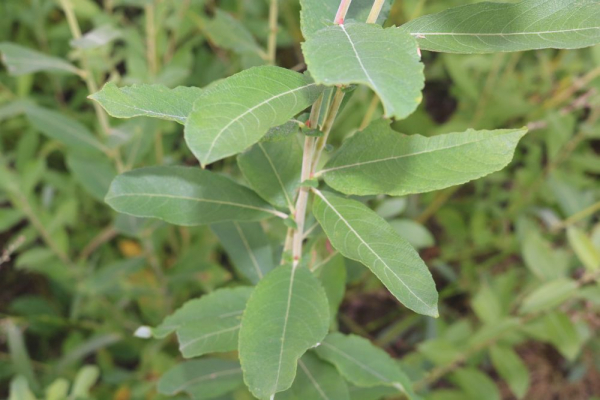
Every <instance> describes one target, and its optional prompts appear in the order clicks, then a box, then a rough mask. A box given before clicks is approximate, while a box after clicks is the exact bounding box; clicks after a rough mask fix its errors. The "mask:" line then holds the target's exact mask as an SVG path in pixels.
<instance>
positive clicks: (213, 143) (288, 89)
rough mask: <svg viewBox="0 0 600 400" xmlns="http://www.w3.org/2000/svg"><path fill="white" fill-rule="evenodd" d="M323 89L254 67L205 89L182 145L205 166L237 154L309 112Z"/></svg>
mask: <svg viewBox="0 0 600 400" xmlns="http://www.w3.org/2000/svg"><path fill="white" fill-rule="evenodd" d="M321 91H322V88H320V87H319V86H317V85H316V84H315V83H314V82H312V80H311V79H310V78H309V77H308V76H305V75H302V74H299V73H298V72H294V71H290V70H286V69H283V68H278V67H271V66H269V67H255V68H250V69H247V70H245V71H242V72H240V73H238V74H236V75H233V76H231V77H229V78H227V79H224V80H223V81H220V82H218V83H216V84H215V85H213V86H211V87H210V88H209V89H206V90H205V91H204V92H203V93H202V94H201V95H200V97H199V98H198V100H196V102H195V103H194V110H193V111H192V113H191V114H190V115H189V117H188V120H187V122H186V124H185V140H186V142H187V144H188V146H189V148H190V149H191V150H192V152H193V153H194V155H195V156H196V158H198V160H200V163H201V164H202V165H203V166H206V165H207V164H210V163H212V162H214V161H217V160H220V159H222V158H225V157H227V156H231V155H233V154H237V153H239V152H241V151H243V150H246V149H247V148H248V147H250V146H251V145H253V144H254V143H256V142H258V141H259V140H260V139H261V138H262V137H263V136H264V135H265V134H266V133H267V132H268V131H269V129H270V128H273V127H275V126H279V125H282V124H284V123H285V122H287V121H288V120H289V119H290V118H292V117H293V116H294V115H296V114H298V113H299V112H300V111H302V110H304V109H305V108H307V107H308V106H310V105H311V104H312V103H313V102H314V101H315V100H316V99H317V97H318V96H319V94H320V93H321Z"/></svg>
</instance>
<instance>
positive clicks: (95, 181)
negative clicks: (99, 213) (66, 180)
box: [67, 152, 117, 201]
mask: <svg viewBox="0 0 600 400" xmlns="http://www.w3.org/2000/svg"><path fill="white" fill-rule="evenodd" d="M67 166H68V167H69V170H70V171H71V174H73V177H74V178H75V179H76V180H77V182H79V184H80V185H81V186H83V188H84V189H85V190H86V191H87V192H88V193H89V194H91V195H92V196H93V197H94V198H95V199H96V200H99V201H104V197H105V196H106V193H108V188H109V187H110V183H111V182H112V180H113V179H114V178H115V176H116V175H117V171H116V170H115V167H114V165H113V163H112V162H111V161H110V160H108V159H106V158H101V157H82V156H80V155H78V154H77V153H75V152H73V153H69V154H68V155H67Z"/></svg>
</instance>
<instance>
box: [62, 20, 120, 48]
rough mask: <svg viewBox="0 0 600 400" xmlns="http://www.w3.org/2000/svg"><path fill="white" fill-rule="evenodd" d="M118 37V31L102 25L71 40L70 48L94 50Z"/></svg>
mask: <svg viewBox="0 0 600 400" xmlns="http://www.w3.org/2000/svg"><path fill="white" fill-rule="evenodd" d="M120 37H121V31H120V30H118V29H116V28H114V27H112V26H110V25H102V26H100V27H98V28H96V29H94V30H91V31H89V32H87V33H86V34H85V35H83V36H82V37H80V38H79V39H73V40H71V46H73V47H75V48H77V49H82V50H89V49H96V48H98V47H102V46H104V45H106V44H108V43H110V42H112V41H113V40H115V39H118V38H120Z"/></svg>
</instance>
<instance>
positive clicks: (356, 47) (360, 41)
mask: <svg viewBox="0 0 600 400" xmlns="http://www.w3.org/2000/svg"><path fill="white" fill-rule="evenodd" d="M302 49H303V51H304V57H305V59H306V64H307V65H308V70H309V71H310V73H311V75H312V77H313V78H314V80H315V82H317V83H322V84H325V85H348V84H352V83H360V84H364V85H367V86H369V87H370V88H371V89H373V90H374V91H375V93H377V95H378V96H379V98H380V99H381V102H382V103H383V107H384V109H385V115H386V116H387V117H396V118H404V117H406V116H408V115H409V114H411V113H412V112H413V111H414V110H415V108H417V105H419V103H420V102H421V100H422V95H421V90H422V89H423V85H424V80H425V78H424V77H423V64H422V63H421V61H420V60H419V54H418V51H417V42H416V41H415V39H413V38H412V37H411V36H410V35H409V34H408V33H406V32H403V31H401V30H400V29H396V28H387V29H383V28H382V27H380V26H378V25H373V24H363V23H349V24H346V25H335V26H331V27H329V28H325V29H322V30H320V31H318V32H317V33H315V34H314V35H313V36H311V37H310V38H309V39H308V40H307V41H306V42H305V43H304V44H303V45H302Z"/></svg>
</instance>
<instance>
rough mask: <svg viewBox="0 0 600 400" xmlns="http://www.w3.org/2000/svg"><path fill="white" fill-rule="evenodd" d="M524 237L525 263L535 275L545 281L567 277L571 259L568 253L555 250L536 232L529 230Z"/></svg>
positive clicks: (523, 251)
mask: <svg viewBox="0 0 600 400" xmlns="http://www.w3.org/2000/svg"><path fill="white" fill-rule="evenodd" d="M523 236H524V238H523V242H522V246H523V249H522V253H523V261H525V266H526V267H527V268H528V269H529V270H530V271H531V272H532V273H533V274H535V275H536V276H537V277H538V278H540V279H543V280H552V279H557V278H562V277H564V276H565V275H566V273H567V270H568V268H569V259H570V256H569V254H567V252H565V251H564V250H563V249H555V248H553V247H552V245H551V244H550V243H549V242H548V241H547V240H545V239H544V238H543V237H542V235H540V234H539V232H537V231H536V230H533V229H529V230H527V231H526V232H525V234H524V235H523Z"/></svg>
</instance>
